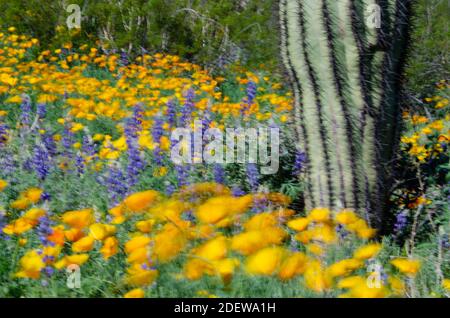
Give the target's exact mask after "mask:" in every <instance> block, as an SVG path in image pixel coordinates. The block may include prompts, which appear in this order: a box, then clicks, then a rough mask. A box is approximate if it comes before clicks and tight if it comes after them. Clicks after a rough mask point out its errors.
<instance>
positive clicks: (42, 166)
mask: <svg viewBox="0 0 450 318" xmlns="http://www.w3.org/2000/svg"><path fill="white" fill-rule="evenodd" d="M31 163H32V166H33V169H34V171H35V172H36V175H37V176H38V178H39V179H41V180H45V178H47V176H48V174H49V172H50V156H49V154H48V152H47V149H46V148H45V147H43V146H42V145H40V144H36V145H35V147H34V152H33V158H32V159H31Z"/></svg>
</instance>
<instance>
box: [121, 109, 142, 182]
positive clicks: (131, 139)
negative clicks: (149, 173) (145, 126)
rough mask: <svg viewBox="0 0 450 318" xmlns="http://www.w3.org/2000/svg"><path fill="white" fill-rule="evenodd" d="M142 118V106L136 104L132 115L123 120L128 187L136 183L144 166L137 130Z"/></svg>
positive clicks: (139, 127)
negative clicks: (126, 147)
mask: <svg viewBox="0 0 450 318" xmlns="http://www.w3.org/2000/svg"><path fill="white" fill-rule="evenodd" d="M142 118H143V109H142V106H141V105H139V104H137V105H136V106H135V107H134V110H133V116H132V117H131V118H127V120H126V121H125V128H124V133H125V137H126V142H127V146H128V166H127V177H128V184H129V185H130V187H132V186H133V185H135V184H136V183H137V181H138V175H139V173H140V172H141V171H142V170H144V168H145V161H144V159H143V158H142V157H141V151H140V150H139V145H138V132H139V130H140V129H141V124H142Z"/></svg>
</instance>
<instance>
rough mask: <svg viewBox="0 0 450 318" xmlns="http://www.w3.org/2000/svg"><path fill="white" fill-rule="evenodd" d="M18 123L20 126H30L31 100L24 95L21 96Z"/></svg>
mask: <svg viewBox="0 0 450 318" xmlns="http://www.w3.org/2000/svg"><path fill="white" fill-rule="evenodd" d="M20 110H21V112H22V113H21V115H20V122H21V123H22V125H29V124H31V117H30V116H31V99H30V96H28V95H26V94H24V95H22V103H21V104H20Z"/></svg>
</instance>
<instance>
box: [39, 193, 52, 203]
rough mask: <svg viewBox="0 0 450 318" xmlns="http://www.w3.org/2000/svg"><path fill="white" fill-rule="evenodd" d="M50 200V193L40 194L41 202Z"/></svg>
mask: <svg viewBox="0 0 450 318" xmlns="http://www.w3.org/2000/svg"><path fill="white" fill-rule="evenodd" d="M51 198H52V197H51V195H50V193H48V192H46V191H44V192H42V194H41V200H42V201H50V199H51Z"/></svg>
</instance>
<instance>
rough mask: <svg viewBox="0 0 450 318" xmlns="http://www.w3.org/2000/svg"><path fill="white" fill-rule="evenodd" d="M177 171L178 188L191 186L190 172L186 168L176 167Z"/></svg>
mask: <svg viewBox="0 0 450 318" xmlns="http://www.w3.org/2000/svg"><path fill="white" fill-rule="evenodd" d="M175 171H176V173H177V181H178V187H179V188H181V187H183V186H186V185H188V184H189V181H188V178H189V171H188V168H187V167H186V166H183V165H175Z"/></svg>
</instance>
